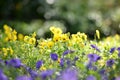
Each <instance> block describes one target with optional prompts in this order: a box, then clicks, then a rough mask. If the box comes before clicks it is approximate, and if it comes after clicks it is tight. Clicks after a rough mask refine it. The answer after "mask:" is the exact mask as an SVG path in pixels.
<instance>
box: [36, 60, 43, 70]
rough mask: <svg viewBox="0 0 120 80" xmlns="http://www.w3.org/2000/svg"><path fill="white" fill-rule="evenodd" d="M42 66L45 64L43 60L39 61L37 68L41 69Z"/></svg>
mask: <svg viewBox="0 0 120 80" xmlns="http://www.w3.org/2000/svg"><path fill="white" fill-rule="evenodd" d="M42 64H43V61H42V60H39V61H37V63H36V68H37V69H39V68H40V67H41V66H42Z"/></svg>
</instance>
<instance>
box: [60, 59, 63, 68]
mask: <svg viewBox="0 0 120 80" xmlns="http://www.w3.org/2000/svg"><path fill="white" fill-rule="evenodd" d="M60 66H61V67H63V66H64V59H63V58H61V59H60Z"/></svg>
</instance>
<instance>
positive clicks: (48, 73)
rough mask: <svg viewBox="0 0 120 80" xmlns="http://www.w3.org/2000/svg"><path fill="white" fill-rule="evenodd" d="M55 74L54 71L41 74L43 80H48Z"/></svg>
mask: <svg viewBox="0 0 120 80" xmlns="http://www.w3.org/2000/svg"><path fill="white" fill-rule="evenodd" d="M53 73H54V70H46V71H42V72H41V73H40V77H41V78H42V80H46V78H47V77H50V76H52V74H53Z"/></svg>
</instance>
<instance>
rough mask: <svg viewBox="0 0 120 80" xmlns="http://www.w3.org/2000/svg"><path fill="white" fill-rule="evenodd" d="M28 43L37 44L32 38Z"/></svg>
mask: <svg viewBox="0 0 120 80" xmlns="http://www.w3.org/2000/svg"><path fill="white" fill-rule="evenodd" d="M28 43H29V44H35V43H36V39H35V38H30V39H29V42H28Z"/></svg>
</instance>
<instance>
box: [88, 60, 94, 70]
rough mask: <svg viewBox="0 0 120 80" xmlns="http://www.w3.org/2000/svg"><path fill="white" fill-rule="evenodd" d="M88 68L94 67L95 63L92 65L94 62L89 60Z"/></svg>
mask: <svg viewBox="0 0 120 80" xmlns="http://www.w3.org/2000/svg"><path fill="white" fill-rule="evenodd" d="M86 67H87V69H92V67H93V65H92V62H91V61H89V63H88V64H87V66H86Z"/></svg>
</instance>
